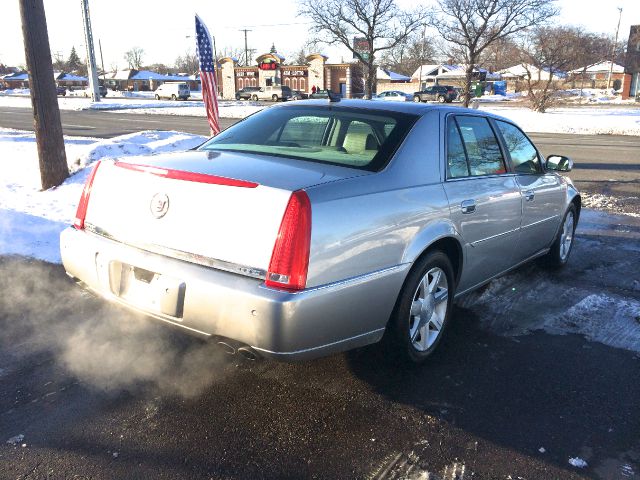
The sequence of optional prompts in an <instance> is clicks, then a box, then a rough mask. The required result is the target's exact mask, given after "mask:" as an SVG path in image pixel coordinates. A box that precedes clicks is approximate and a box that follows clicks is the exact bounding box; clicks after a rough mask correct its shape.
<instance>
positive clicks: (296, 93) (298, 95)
mask: <svg viewBox="0 0 640 480" xmlns="http://www.w3.org/2000/svg"><path fill="white" fill-rule="evenodd" d="M307 98H309V94H308V93H305V92H301V91H300V90H291V98H290V99H289V100H305V99H307Z"/></svg>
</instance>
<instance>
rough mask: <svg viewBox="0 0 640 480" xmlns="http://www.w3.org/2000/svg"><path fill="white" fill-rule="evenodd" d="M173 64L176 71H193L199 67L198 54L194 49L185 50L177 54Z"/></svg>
mask: <svg viewBox="0 0 640 480" xmlns="http://www.w3.org/2000/svg"><path fill="white" fill-rule="evenodd" d="M173 65H174V66H175V67H176V69H177V70H178V72H183V73H195V72H197V71H198V69H199V67H200V66H199V64H198V56H197V55H196V52H195V51H190V50H187V51H186V52H184V55H180V56H178V58H176V60H175V62H174V63H173Z"/></svg>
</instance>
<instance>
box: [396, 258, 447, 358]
mask: <svg viewBox="0 0 640 480" xmlns="http://www.w3.org/2000/svg"><path fill="white" fill-rule="evenodd" d="M454 291H455V277H454V274H453V267H452V265H451V261H450V260H449V257H447V255H445V254H444V253H443V252H441V251H433V252H430V253H428V254H427V255H426V256H424V257H422V258H421V259H420V260H418V262H417V263H416V264H415V265H414V266H413V268H412V269H411V272H410V273H409V275H408V276H407V279H406V280H405V283H404V286H403V287H402V291H401V292H400V295H399V296H398V300H397V302H396V306H395V308H394V311H393V314H392V316H391V319H390V320H389V325H388V331H387V332H386V335H387V337H388V343H389V344H390V346H392V348H393V349H394V352H395V353H397V354H399V356H400V359H401V360H402V361H404V362H406V363H409V364H420V363H423V362H424V361H425V360H426V359H427V358H428V357H429V356H430V355H431V354H432V353H433V352H434V351H435V349H436V348H437V346H438V344H439V343H440V341H441V339H442V336H443V335H444V332H445V330H446V328H447V325H448V323H449V317H450V316H451V310H452V306H453V296H454Z"/></svg>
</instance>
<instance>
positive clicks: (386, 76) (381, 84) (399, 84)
mask: <svg viewBox="0 0 640 480" xmlns="http://www.w3.org/2000/svg"><path fill="white" fill-rule="evenodd" d="M376 83H377V88H376V91H377V92H378V93H380V92H384V91H386V90H401V91H403V92H404V91H406V92H407V93H412V92H413V91H414V90H415V87H414V86H413V85H411V84H410V83H411V77H409V76H407V75H402V74H401V73H396V72H393V71H391V70H387V69H386V68H381V67H378V70H377V71H376ZM406 87H408V88H406Z"/></svg>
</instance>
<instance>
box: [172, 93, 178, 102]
mask: <svg viewBox="0 0 640 480" xmlns="http://www.w3.org/2000/svg"><path fill="white" fill-rule="evenodd" d="M171 100H173V101H174V102H175V101H176V100H177V97H176V96H175V94H171Z"/></svg>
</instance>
